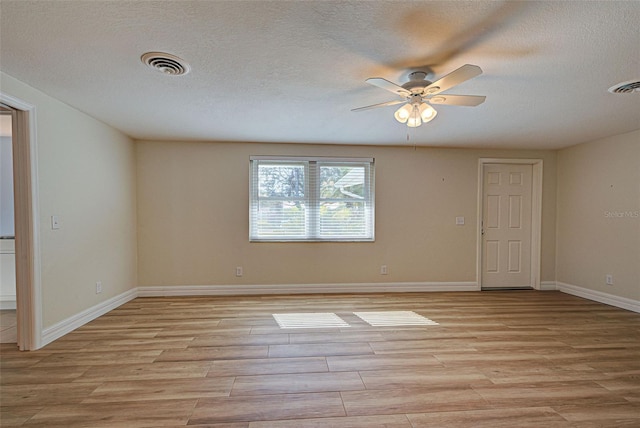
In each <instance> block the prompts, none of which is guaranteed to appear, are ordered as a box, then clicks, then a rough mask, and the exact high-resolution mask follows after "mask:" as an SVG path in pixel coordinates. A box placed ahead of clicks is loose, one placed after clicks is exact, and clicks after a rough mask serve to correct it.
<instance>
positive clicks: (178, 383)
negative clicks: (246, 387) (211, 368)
mask: <svg viewBox="0 0 640 428" xmlns="http://www.w3.org/2000/svg"><path fill="white" fill-rule="evenodd" d="M234 380H235V378H234V377H216V378H206V379H201V378H190V379H161V380H137V381H120V382H106V383H103V384H102V385H100V386H99V387H97V388H96V389H95V390H93V392H91V393H90V394H89V395H88V396H87V397H86V398H85V399H84V400H82V403H83V404H90V403H109V402H114V403H118V402H120V403H125V402H129V401H157V400H179V399H188V398H195V399H197V398H210V397H228V396H229V394H230V392H231V387H232V386H233V382H234Z"/></svg>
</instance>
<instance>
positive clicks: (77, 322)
mask: <svg viewBox="0 0 640 428" xmlns="http://www.w3.org/2000/svg"><path fill="white" fill-rule="evenodd" d="M136 297H138V289H137V288H132V289H131V290H128V291H125V292H124V293H122V294H119V295H117V296H115V297H112V298H110V299H108V300H105V301H104V302H102V303H99V304H97V305H95V306H93V307H91V308H88V309H85V310H84V311H82V312H80V313H78V314H75V315H73V316H71V317H69V318H67V319H65V320H62V321H60V322H59V323H56V324H54V325H52V326H51V327H47V328H45V329H44V330H43V331H42V340H41V342H40V343H41V344H42V346H45V345H47V344H49V343H51V342H53V341H54V340H56V339H58V338H60V337H62V336H64V335H65V334H67V333H70V332H72V331H73V330H75V329H76V328H78V327H82V326H83V325H85V324H86V323H88V322H89V321H93V320H94V319H96V318H98V317H99V316H102V315H104V314H106V313H107V312H109V311H111V310H113V309H115V308H117V307H118V306H120V305H123V304H125V303H127V302H128V301H130V300H133V299H135V298H136Z"/></svg>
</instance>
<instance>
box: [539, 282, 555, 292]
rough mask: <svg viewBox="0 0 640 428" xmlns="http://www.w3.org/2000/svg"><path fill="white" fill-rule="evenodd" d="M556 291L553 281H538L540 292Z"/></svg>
mask: <svg viewBox="0 0 640 428" xmlns="http://www.w3.org/2000/svg"><path fill="white" fill-rule="evenodd" d="M557 289H558V286H557V285H556V282H555V281H540V290H541V291H555V290H557Z"/></svg>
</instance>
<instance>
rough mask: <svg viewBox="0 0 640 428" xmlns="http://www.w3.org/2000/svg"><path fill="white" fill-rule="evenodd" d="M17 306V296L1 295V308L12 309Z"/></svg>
mask: <svg viewBox="0 0 640 428" xmlns="http://www.w3.org/2000/svg"><path fill="white" fill-rule="evenodd" d="M15 308H16V296H14V295H4V296H2V295H0V310H10V309H15Z"/></svg>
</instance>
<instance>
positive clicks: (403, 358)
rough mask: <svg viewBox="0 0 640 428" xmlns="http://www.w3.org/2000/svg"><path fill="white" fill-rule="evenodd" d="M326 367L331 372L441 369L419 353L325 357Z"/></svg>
mask: <svg viewBox="0 0 640 428" xmlns="http://www.w3.org/2000/svg"><path fill="white" fill-rule="evenodd" d="M327 365H328V366H329V370H331V371H332V372H340V371H363V370H385V369H394V368H415V369H420V368H425V367H443V365H442V363H441V362H440V361H438V360H437V359H436V358H435V357H434V356H432V355H425V354H419V353H412V354H406V353H405V354H387V355H371V356H367V355H355V356H339V357H327Z"/></svg>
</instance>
